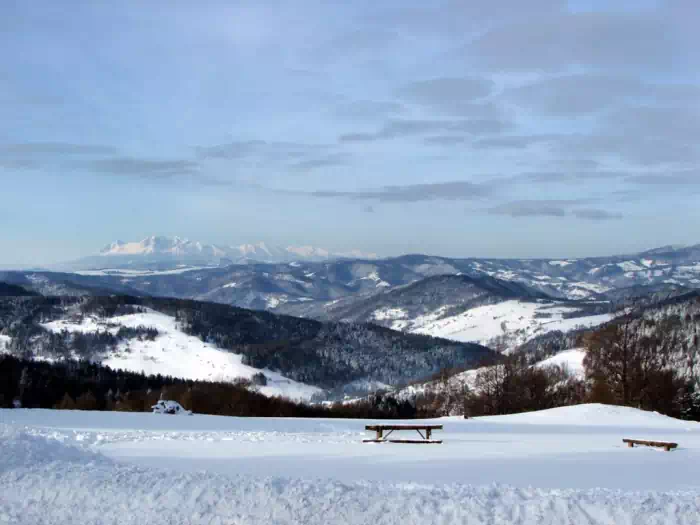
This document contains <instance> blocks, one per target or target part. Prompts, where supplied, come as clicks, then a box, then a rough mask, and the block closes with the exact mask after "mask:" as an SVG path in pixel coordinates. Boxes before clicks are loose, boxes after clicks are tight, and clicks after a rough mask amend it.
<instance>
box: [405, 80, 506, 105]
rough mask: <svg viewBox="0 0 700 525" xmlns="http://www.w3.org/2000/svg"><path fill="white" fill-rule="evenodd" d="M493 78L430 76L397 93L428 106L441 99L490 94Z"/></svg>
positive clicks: (477, 97)
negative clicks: (430, 77)
mask: <svg viewBox="0 0 700 525" xmlns="http://www.w3.org/2000/svg"><path fill="white" fill-rule="evenodd" d="M494 86H495V83H494V81H493V80H490V79H487V78H484V77H452V78H447V77H443V78H432V79H429V80H421V81H418V82H413V83H411V84H408V85H406V86H404V87H402V88H400V89H399V90H398V92H397V94H398V95H399V96H401V97H403V98H406V99H408V100H412V101H414V102H417V103H420V104H425V105H428V106H433V105H438V106H439V105H441V104H442V102H443V101H445V100H447V101H464V100H475V99H479V98H483V97H486V96H488V95H490V94H491V93H492V91H493V89H494Z"/></svg>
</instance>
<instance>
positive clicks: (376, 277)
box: [360, 272, 391, 288]
mask: <svg viewBox="0 0 700 525" xmlns="http://www.w3.org/2000/svg"><path fill="white" fill-rule="evenodd" d="M360 280H370V281H374V282H375V283H376V285H375V286H376V287H377V288H385V287H387V286H391V285H390V284H389V283H388V282H386V281H384V280H382V279H381V277H379V274H378V273H377V272H371V273H370V274H368V275H367V276H366V277H362V278H361V279H360Z"/></svg>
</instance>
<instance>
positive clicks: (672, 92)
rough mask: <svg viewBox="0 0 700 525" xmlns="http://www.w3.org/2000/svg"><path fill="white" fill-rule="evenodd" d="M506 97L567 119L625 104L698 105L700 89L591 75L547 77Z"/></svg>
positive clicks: (510, 90)
mask: <svg viewBox="0 0 700 525" xmlns="http://www.w3.org/2000/svg"><path fill="white" fill-rule="evenodd" d="M503 96H504V98H506V99H509V100H513V101H514V102H515V103H517V104H519V105H520V106H522V107H527V108H528V109H531V110H534V111H538V112H540V113H544V114H547V115H552V116H561V117H566V116H570V115H581V114H587V113H595V112H599V111H603V110H606V109H610V108H616V107H619V105H620V104H622V103H624V102H637V103H639V102H640V101H643V102H645V103H649V104H653V105H660V104H661V105H663V104H675V103H678V102H681V103H693V102H695V103H698V102H700V86H695V85H692V84H651V83H648V82H645V81H643V80H642V79H640V78H639V76H625V75H620V74H616V73H613V74H606V73H592V72H588V73H577V74H573V75H562V76H555V77H545V78H543V79H541V80H538V81H537V82H533V83H531V84H527V85H525V86H520V87H518V88H512V89H509V90H507V91H506V92H505V93H504V95H503Z"/></svg>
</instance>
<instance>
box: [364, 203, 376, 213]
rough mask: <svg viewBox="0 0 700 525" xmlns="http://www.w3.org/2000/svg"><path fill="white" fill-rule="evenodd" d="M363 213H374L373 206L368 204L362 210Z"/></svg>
mask: <svg viewBox="0 0 700 525" xmlns="http://www.w3.org/2000/svg"><path fill="white" fill-rule="evenodd" d="M363 211H364V212H365V213H374V206H372V205H369V204H368V205H367V206H365V207H364V208H363Z"/></svg>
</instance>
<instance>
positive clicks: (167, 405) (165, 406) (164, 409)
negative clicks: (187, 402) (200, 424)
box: [151, 399, 192, 416]
mask: <svg viewBox="0 0 700 525" xmlns="http://www.w3.org/2000/svg"><path fill="white" fill-rule="evenodd" d="M151 408H152V409H153V413H154V414H163V415H169V416H171V415H172V416H191V415H192V412H191V411H190V410H187V409H185V407H183V406H182V405H181V404H180V403H178V402H177V401H172V400H168V399H161V400H160V401H158V402H157V403H156V404H155V405H153V406H152V407H151Z"/></svg>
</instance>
